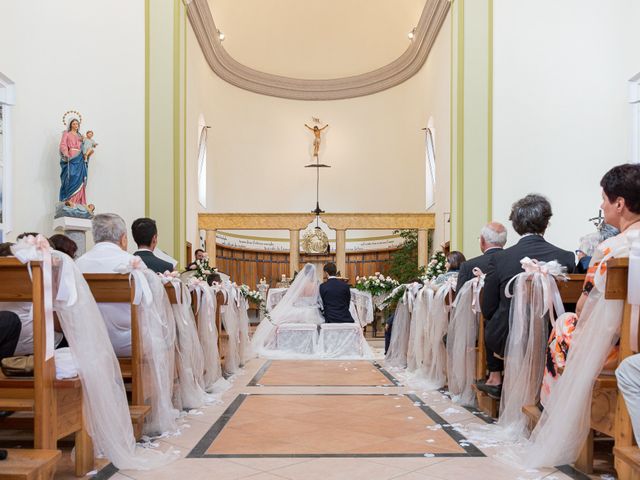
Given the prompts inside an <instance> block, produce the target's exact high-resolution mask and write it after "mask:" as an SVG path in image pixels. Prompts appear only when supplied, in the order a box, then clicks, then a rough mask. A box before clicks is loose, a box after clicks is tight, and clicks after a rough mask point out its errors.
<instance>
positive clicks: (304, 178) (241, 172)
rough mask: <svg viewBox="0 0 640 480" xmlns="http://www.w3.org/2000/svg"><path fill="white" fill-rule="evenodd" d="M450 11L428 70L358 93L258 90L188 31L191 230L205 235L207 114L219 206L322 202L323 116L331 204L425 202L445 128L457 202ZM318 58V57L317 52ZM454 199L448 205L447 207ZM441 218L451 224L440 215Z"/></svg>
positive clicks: (406, 207) (405, 207) (367, 208)
mask: <svg viewBox="0 0 640 480" xmlns="http://www.w3.org/2000/svg"><path fill="white" fill-rule="evenodd" d="M449 49H450V33H449V21H448V20H447V21H446V22H445V25H444V26H443V28H442V30H441V32H440V34H439V37H438V39H437V41H436V43H435V45H434V47H433V49H432V52H431V55H430V57H429V59H428V60H427V63H426V64H425V66H424V67H423V68H422V69H421V71H420V72H419V73H418V74H417V75H415V76H414V77H412V78H411V79H409V80H408V81H406V82H405V83H403V84H401V85H399V86H397V87H395V88H392V89H390V90H386V91H384V92H381V93H378V94H374V95H369V96H366V97H360V98H355V99H349V100H340V101H326V102H305V101H295V100H286V99H280V98H274V97H268V96H263V95H258V94H255V93H251V92H247V91H244V90H241V89H239V88H237V87H234V86H232V85H230V84H228V83H226V82H224V81H222V80H221V79H219V78H218V77H217V76H215V74H214V73H213V72H212V71H211V69H210V68H209V66H208V65H207V64H206V62H205V60H204V57H203V55H202V53H201V51H200V47H199V45H198V43H197V40H196V39H195V35H194V34H193V31H192V30H191V27H189V32H188V38H187V63H188V66H187V163H188V178H187V182H188V185H191V186H192V187H190V188H188V189H187V190H188V199H187V201H188V203H187V212H188V219H187V221H188V223H187V239H188V240H190V241H191V242H192V243H194V245H195V244H196V242H197V238H198V237H197V226H196V222H197V219H196V212H197V211H201V210H204V209H201V208H200V207H199V206H198V203H197V188H196V185H197V183H196V158H197V140H198V138H197V136H198V131H197V125H198V117H199V115H200V114H203V115H204V117H205V119H206V122H207V124H208V125H211V126H212V128H211V130H210V131H209V137H208V150H209V157H208V158H209V163H208V167H207V171H208V176H209V186H208V192H207V208H206V211H209V212H300V211H310V210H312V209H313V208H314V207H315V194H316V192H315V172H314V171H313V170H312V169H305V168H304V165H305V164H308V163H310V161H311V156H310V153H311V149H310V146H311V142H312V135H311V134H310V132H308V130H307V129H306V128H305V127H304V123H305V122H306V123H310V122H311V117H312V116H314V117H319V118H320V119H321V120H322V122H324V123H329V124H330V127H329V128H328V129H327V130H326V135H323V137H324V138H323V144H322V148H321V151H320V160H321V161H322V162H324V163H328V164H330V165H331V166H332V168H330V169H324V170H322V172H321V184H320V188H321V190H320V200H321V202H320V203H321V206H322V208H323V209H324V210H326V211H328V212H421V211H425V208H426V206H425V154H424V132H423V131H422V130H421V128H423V127H425V126H426V125H427V121H428V119H429V117H433V118H434V122H435V125H434V126H435V129H436V131H437V138H436V149H437V152H438V158H439V163H438V177H439V178H438V182H439V186H440V187H441V189H440V190H439V191H438V193H437V198H438V206H437V209H436V211H437V212H438V213H439V214H440V213H441V211H448V203H449V178H448V168H449V72H450V63H449ZM310 61H311V59H310ZM445 204H446V207H445ZM438 222H439V223H438V225H439V226H440V224H442V221H441V220H438Z"/></svg>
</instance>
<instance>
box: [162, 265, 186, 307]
mask: <svg viewBox="0 0 640 480" xmlns="http://www.w3.org/2000/svg"><path fill="white" fill-rule="evenodd" d="M158 276H159V277H160V280H162V283H163V284H164V285H166V284H167V283H170V284H171V286H173V289H174V290H175V291H176V301H177V302H178V304H179V305H182V302H183V301H184V300H185V299H183V298H182V296H183V295H182V293H183V292H182V281H181V280H180V274H179V273H178V272H176V271H173V272H170V271H169V270H166V271H165V272H164V273H158Z"/></svg>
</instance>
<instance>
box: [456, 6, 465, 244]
mask: <svg viewBox="0 0 640 480" xmlns="http://www.w3.org/2000/svg"><path fill="white" fill-rule="evenodd" d="M457 46H458V58H457V64H458V65H457V66H458V71H457V72H456V73H457V94H458V101H457V104H456V110H457V113H456V121H457V125H456V140H457V148H456V187H457V189H456V214H457V215H456V217H457V218H456V242H455V248H460V249H461V248H462V246H463V245H464V0H458V45H457Z"/></svg>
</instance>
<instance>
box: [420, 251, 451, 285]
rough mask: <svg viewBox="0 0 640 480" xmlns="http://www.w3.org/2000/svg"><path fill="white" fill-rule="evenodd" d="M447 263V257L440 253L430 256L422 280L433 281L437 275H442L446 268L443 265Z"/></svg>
mask: <svg viewBox="0 0 640 480" xmlns="http://www.w3.org/2000/svg"><path fill="white" fill-rule="evenodd" d="M446 263H447V257H446V256H445V254H444V253H443V252H441V251H437V252H435V253H434V254H433V255H431V258H430V259H429V264H428V265H427V272H426V273H425V275H424V277H422V279H423V280H433V279H435V278H436V277H438V275H442V274H443V273H446V272H447V268H446V266H445V264H446Z"/></svg>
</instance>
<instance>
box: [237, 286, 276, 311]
mask: <svg viewBox="0 0 640 480" xmlns="http://www.w3.org/2000/svg"><path fill="white" fill-rule="evenodd" d="M238 290H239V292H240V295H242V296H243V297H244V298H246V299H247V300H249V301H250V302H253V303H255V304H256V306H257V307H258V310H259V311H260V312H262V313H263V314H264V315H265V316H266V317H269V313H268V312H267V303H266V302H265V301H264V298H262V294H261V293H260V292H258V291H257V290H251V289H250V288H249V286H248V285H240V287H239V288H238Z"/></svg>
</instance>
